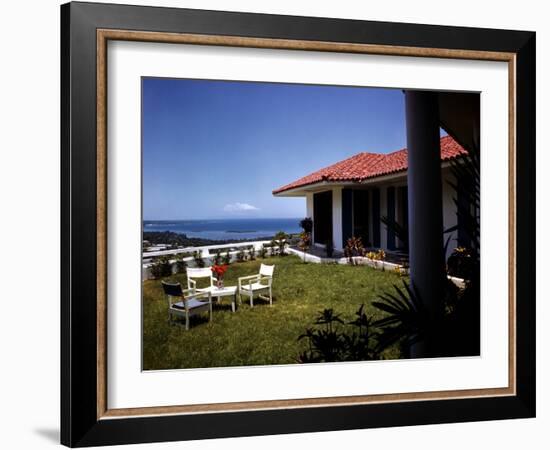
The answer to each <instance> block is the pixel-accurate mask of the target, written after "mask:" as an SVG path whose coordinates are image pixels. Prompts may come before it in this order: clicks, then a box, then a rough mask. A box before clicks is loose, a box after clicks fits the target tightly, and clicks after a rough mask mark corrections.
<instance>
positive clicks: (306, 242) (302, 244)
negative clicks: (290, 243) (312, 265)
mask: <svg viewBox="0 0 550 450" xmlns="http://www.w3.org/2000/svg"><path fill="white" fill-rule="evenodd" d="M310 246H311V233H308V232H307V231H304V232H303V233H301V234H300V241H299V242H298V248H299V249H300V250H302V251H303V252H304V263H305V262H306V253H307V251H308V250H309V248H310Z"/></svg>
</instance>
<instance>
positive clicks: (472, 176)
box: [373, 140, 480, 357]
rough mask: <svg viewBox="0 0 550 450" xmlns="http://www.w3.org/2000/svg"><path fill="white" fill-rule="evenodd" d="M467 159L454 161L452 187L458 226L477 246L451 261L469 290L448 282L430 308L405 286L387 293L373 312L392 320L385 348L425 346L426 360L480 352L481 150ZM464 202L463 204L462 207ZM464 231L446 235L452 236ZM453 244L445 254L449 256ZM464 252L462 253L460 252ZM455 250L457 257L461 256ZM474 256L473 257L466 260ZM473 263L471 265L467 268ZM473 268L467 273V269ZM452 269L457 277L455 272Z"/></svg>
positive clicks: (386, 326)
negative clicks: (393, 344)
mask: <svg viewBox="0 0 550 450" xmlns="http://www.w3.org/2000/svg"><path fill="white" fill-rule="evenodd" d="M467 151H468V154H467V156H464V157H462V158H457V159H453V160H451V161H450V165H451V171H452V173H453V175H454V178H455V180H459V182H450V183H449V184H450V186H451V187H452V188H453V189H454V190H455V194H456V196H455V197H454V199H453V200H454V203H455V205H456V207H457V219H458V220H457V222H458V223H461V224H462V225H463V230H464V232H465V233H466V234H467V237H468V239H469V241H470V244H471V249H470V250H466V249H460V250H459V251H458V253H459V254H460V258H456V259H457V260H458V259H460V263H459V262H458V261H452V260H451V261H450V262H451V264H450V265H451V266H455V267H453V269H455V270H459V271H461V274H462V275H467V277H466V280H465V287H464V288H463V289H459V288H457V287H456V286H455V285H454V284H453V283H452V282H451V281H449V280H444V285H443V287H442V292H443V294H442V298H441V299H440V300H439V301H438V302H437V303H436V305H433V306H432V308H430V310H431V311H430V312H429V311H428V308H427V307H426V306H425V302H424V301H423V299H422V298H420V296H419V294H418V292H417V291H416V290H415V289H414V288H412V287H410V286H409V285H407V284H406V283H404V288H399V287H397V286H396V287H395V293H386V294H383V295H382V296H381V298H380V299H381V301H379V302H373V306H375V307H377V308H378V309H381V310H382V311H384V312H385V313H386V314H387V316H386V317H385V318H383V319H380V320H379V321H377V322H376V325H377V326H379V327H380V328H381V329H382V334H381V341H380V345H381V347H384V346H388V345H391V343H392V342H396V341H401V342H402V343H403V344H404V345H405V347H406V348H410V347H411V345H413V344H414V343H418V342H421V341H422V342H423V347H424V350H423V353H424V356H428V357H430V356H472V355H479V352H480V303H479V301H480V279H479V276H480V271H479V205H480V200H479V199H480V183H479V181H480V177H479V175H480V171H479V146H478V144H477V141H476V140H474V145H473V146H472V147H471V148H470V149H468V150H467ZM459 199H461V200H460V201H459ZM456 230H458V225H457V226H454V227H451V228H449V229H447V230H445V231H444V233H451V232H453V231H456ZM449 240H450V238H448V239H447V241H446V244H445V246H444V248H442V252H444V253H445V251H446V248H447V246H448V244H449ZM457 250H458V249H457ZM457 250H455V252H454V253H455V256H457V255H456V253H457ZM466 254H469V256H466ZM465 260H467V263H465ZM465 266H467V269H466V268H465ZM453 269H451V271H452V270H453Z"/></svg>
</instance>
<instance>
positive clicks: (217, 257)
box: [214, 249, 222, 266]
mask: <svg viewBox="0 0 550 450" xmlns="http://www.w3.org/2000/svg"><path fill="white" fill-rule="evenodd" d="M221 262H222V251H221V250H219V249H218V250H216V255H215V256H214V265H215V266H219V265H220V263H221Z"/></svg>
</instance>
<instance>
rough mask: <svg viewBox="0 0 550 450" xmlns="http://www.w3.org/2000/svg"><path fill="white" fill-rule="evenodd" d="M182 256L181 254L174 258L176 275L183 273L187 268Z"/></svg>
mask: <svg viewBox="0 0 550 450" xmlns="http://www.w3.org/2000/svg"><path fill="white" fill-rule="evenodd" d="M183 258H184V256H183V255H182V254H180V255H177V256H176V264H174V267H175V272H176V273H183V272H185V269H186V268H187V262H186V261H184V260H183Z"/></svg>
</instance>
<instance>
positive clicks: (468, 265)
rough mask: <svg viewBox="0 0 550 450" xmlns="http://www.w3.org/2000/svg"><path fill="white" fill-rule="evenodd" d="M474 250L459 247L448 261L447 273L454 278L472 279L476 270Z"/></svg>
mask: <svg viewBox="0 0 550 450" xmlns="http://www.w3.org/2000/svg"><path fill="white" fill-rule="evenodd" d="M472 254H473V250H471V249H468V248H466V247H457V248H455V249H454V250H453V252H452V253H451V255H450V256H449V259H448V260H447V273H448V274H449V275H451V276H452V277H458V278H464V279H467V280H469V279H471V278H472V275H473V271H474V270H475V269H476V266H477V265H476V262H475V258H474V257H473V255H472Z"/></svg>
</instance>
